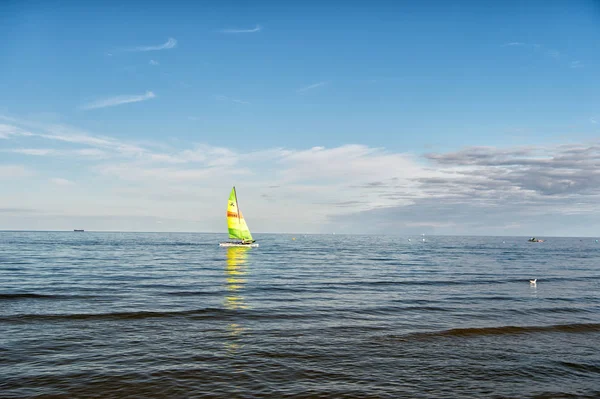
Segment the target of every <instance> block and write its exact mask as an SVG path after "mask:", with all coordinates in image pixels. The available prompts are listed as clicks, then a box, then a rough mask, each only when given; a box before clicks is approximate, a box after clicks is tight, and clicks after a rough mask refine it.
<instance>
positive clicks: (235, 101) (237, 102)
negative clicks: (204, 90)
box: [216, 95, 250, 104]
mask: <svg viewBox="0 0 600 399" xmlns="http://www.w3.org/2000/svg"><path fill="white" fill-rule="evenodd" d="M216 99H217V100H219V101H230V102H232V103H236V104H250V102H249V101H244V100H239V99H236V98H231V97H227V96H221V95H219V96H216Z"/></svg>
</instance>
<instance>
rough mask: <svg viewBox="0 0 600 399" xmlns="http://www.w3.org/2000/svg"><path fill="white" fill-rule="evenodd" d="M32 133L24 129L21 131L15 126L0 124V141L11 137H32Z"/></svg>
mask: <svg viewBox="0 0 600 399" xmlns="http://www.w3.org/2000/svg"><path fill="white" fill-rule="evenodd" d="M1 119H8V118H1ZM32 135H33V133H30V132H28V131H26V130H24V129H21V128H19V127H17V126H14V125H6V124H0V139H8V138H9V137H13V136H25V137H27V136H32Z"/></svg>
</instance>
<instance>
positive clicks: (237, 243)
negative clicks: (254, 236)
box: [219, 242, 258, 248]
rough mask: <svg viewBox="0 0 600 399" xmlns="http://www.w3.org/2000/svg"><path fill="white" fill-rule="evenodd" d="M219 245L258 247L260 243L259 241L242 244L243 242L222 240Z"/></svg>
mask: <svg viewBox="0 0 600 399" xmlns="http://www.w3.org/2000/svg"><path fill="white" fill-rule="evenodd" d="M219 246H220V247H249V248H256V247H258V244H257V243H252V244H242V243H241V242H220V243H219Z"/></svg>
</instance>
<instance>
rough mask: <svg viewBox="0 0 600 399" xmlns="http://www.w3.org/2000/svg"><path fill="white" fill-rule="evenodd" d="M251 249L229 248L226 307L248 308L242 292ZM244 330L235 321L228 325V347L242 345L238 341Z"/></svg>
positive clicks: (226, 269) (236, 347)
mask: <svg viewBox="0 0 600 399" xmlns="http://www.w3.org/2000/svg"><path fill="white" fill-rule="evenodd" d="M249 249H250V248H247V247H228V248H227V264H226V266H225V275H226V288H227V294H226V296H225V304H224V305H225V309H228V310H239V309H247V308H248V305H247V304H246V302H245V300H244V297H243V295H242V294H243V291H244V288H245V284H246V275H247V274H248V268H247V265H246V260H247V256H248V253H247V251H248V250H249ZM244 330H245V329H244V327H242V326H241V325H240V324H239V323H235V322H232V323H230V324H229V325H228V326H227V332H228V336H229V338H230V342H228V343H227V345H226V346H227V349H229V350H230V351H235V350H236V349H238V348H239V347H240V344H239V342H238V341H239V338H240V337H241V335H242V333H243V332H244Z"/></svg>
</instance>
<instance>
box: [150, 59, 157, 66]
mask: <svg viewBox="0 0 600 399" xmlns="http://www.w3.org/2000/svg"><path fill="white" fill-rule="evenodd" d="M148 64H150V65H154V66H156V65H159V63H158V61H155V60H150V61H149V62H148Z"/></svg>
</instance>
